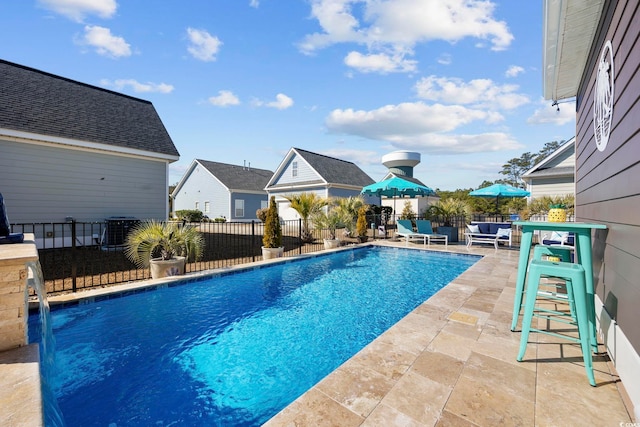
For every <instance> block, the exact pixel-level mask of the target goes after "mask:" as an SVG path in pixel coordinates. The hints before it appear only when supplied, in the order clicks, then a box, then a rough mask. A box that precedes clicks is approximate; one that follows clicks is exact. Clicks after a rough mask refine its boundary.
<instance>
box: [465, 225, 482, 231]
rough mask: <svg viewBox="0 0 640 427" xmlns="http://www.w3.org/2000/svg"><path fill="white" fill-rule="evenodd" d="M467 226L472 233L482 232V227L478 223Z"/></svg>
mask: <svg viewBox="0 0 640 427" xmlns="http://www.w3.org/2000/svg"><path fill="white" fill-rule="evenodd" d="M467 228H468V229H469V231H470V232H472V233H480V227H478V226H477V225H467Z"/></svg>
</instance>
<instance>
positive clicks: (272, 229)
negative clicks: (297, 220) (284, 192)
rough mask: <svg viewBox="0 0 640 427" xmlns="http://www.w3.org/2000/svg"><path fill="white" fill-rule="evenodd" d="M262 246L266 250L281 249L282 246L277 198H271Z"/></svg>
mask: <svg viewBox="0 0 640 427" xmlns="http://www.w3.org/2000/svg"><path fill="white" fill-rule="evenodd" d="M262 245H263V246H264V247H265V248H279V247H281V246H282V228H281V227H280V218H279V217H278V206H276V197H275V196H271V200H269V209H268V211H267V218H266V219H265V221H264V235H263V236H262Z"/></svg>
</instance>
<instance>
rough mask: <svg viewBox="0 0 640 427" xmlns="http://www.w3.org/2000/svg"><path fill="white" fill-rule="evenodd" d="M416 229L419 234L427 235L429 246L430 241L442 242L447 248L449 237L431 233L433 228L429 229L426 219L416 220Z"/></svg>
mask: <svg viewBox="0 0 640 427" xmlns="http://www.w3.org/2000/svg"><path fill="white" fill-rule="evenodd" d="M416 227H417V228H418V233H419V234H426V235H427V244H429V245H430V244H431V241H432V240H435V241H439V242H444V245H445V246H447V245H448V244H449V236H447V235H446V234H437V233H434V232H433V228H432V227H431V221H429V220H428V219H418V220H416Z"/></svg>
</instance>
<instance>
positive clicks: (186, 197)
mask: <svg viewBox="0 0 640 427" xmlns="http://www.w3.org/2000/svg"><path fill="white" fill-rule="evenodd" d="M230 199H231V197H230V196H229V190H228V189H227V188H226V187H225V186H223V185H222V184H221V183H220V181H218V180H217V179H215V178H214V177H213V175H211V173H210V172H209V171H208V170H206V169H205V168H204V167H202V166H201V165H199V164H195V167H194V168H193V169H192V170H191V172H190V173H189V175H188V176H187V179H186V180H185V182H184V184H183V185H182V187H181V188H180V191H179V193H177V194H176V196H175V198H174V202H173V209H174V211H179V210H184V209H196V202H198V203H199V208H198V209H199V210H201V211H202V212H204V204H205V202H209V207H210V208H209V210H210V212H209V213H205V215H207V216H208V217H209V218H218V217H222V216H224V217H225V218H227V219H229V218H231V214H232V212H231V210H232V208H233V205H229V203H230Z"/></svg>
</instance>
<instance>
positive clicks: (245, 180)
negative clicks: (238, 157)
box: [196, 159, 273, 191]
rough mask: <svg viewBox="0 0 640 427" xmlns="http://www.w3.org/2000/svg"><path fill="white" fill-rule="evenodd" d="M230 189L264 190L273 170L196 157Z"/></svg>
mask: <svg viewBox="0 0 640 427" xmlns="http://www.w3.org/2000/svg"><path fill="white" fill-rule="evenodd" d="M196 160H197V162H198V163H200V164H201V165H202V166H204V167H205V168H206V169H207V170H208V171H209V172H211V174H213V175H214V176H215V177H216V178H218V179H219V180H220V182H222V184H224V185H225V186H226V187H227V188H228V189H230V190H246V191H264V187H265V186H266V185H267V183H268V182H269V180H270V179H271V177H272V176H273V172H271V171H269V170H266V169H256V168H252V167H246V166H236V165H229V164H226V163H218V162H210V161H208V160H201V159H196Z"/></svg>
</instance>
